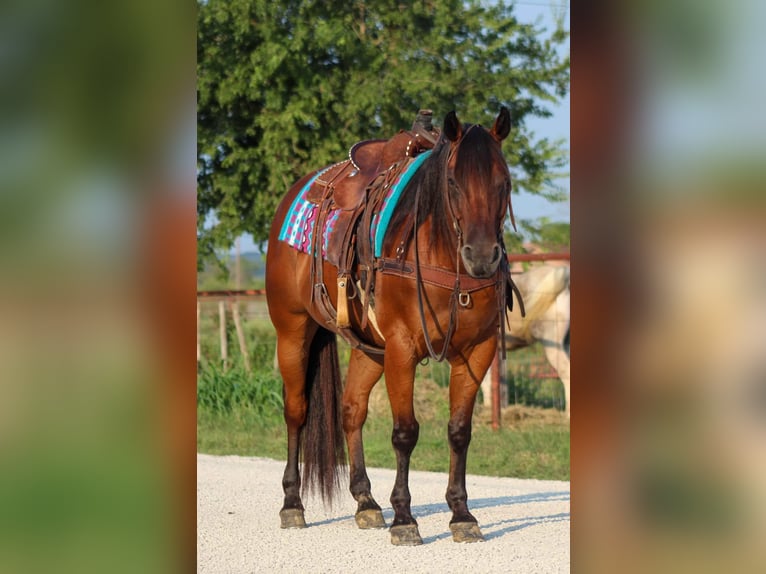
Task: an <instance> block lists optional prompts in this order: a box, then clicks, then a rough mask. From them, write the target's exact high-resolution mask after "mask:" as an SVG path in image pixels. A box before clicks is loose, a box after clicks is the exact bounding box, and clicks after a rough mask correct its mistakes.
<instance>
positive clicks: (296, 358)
mask: <svg viewBox="0 0 766 574" xmlns="http://www.w3.org/2000/svg"><path fill="white" fill-rule="evenodd" d="M308 334H309V333H306V335H308ZM312 336H313V335H312ZM309 342H310V337H305V338H299V339H295V338H294V337H290V336H288V335H282V334H280V332H279V331H277V359H278V363H279V370H280V372H281V374H282V381H283V385H284V387H283V388H284V403H285V404H284V419H285V423H286V425H287V465H286V466H285V472H284V475H283V477H282V489H283V491H284V495H285V496H284V504H283V506H282V509H281V510H280V512H279V516H280V522H281V527H282V528H305V527H306V520H305V518H304V508H303V503H302V501H301V477H300V472H299V470H298V462H299V456H300V441H301V432H302V429H303V425H304V423H305V422H306V411H307V407H308V402H307V399H306V393H305V389H306V369H307V355H308V353H307V352H306V349H307V347H308V344H309Z"/></svg>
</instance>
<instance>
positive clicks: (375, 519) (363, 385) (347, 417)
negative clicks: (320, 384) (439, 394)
mask: <svg viewBox="0 0 766 574" xmlns="http://www.w3.org/2000/svg"><path fill="white" fill-rule="evenodd" d="M382 373H383V363H382V358H378V357H373V356H369V355H367V354H365V353H364V352H362V351H360V350H358V349H354V350H353V351H352V352H351V360H350V361H349V365H348V376H347V377H346V388H345V390H344V392H343V430H344V431H345V433H346V443H347V445H348V455H349V466H350V468H349V474H350V481H349V487H350V490H351V494H352V496H353V497H354V500H356V501H357V510H356V514H355V516H354V518H355V520H356V524H357V526H358V527H359V528H362V529H368V528H385V527H386V522H385V520H384V519H383V512H382V511H381V508H380V506H379V505H378V503H377V502H375V499H374V498H373V497H372V491H371V484H370V479H369V477H368V476H367V469H366V467H365V464H364V447H363V442H362V427H363V426H364V422H365V421H366V420H367V408H368V404H369V400H370V392H371V391H372V388H373V387H374V386H375V383H377V382H378V380H379V379H380V375H381V374H382Z"/></svg>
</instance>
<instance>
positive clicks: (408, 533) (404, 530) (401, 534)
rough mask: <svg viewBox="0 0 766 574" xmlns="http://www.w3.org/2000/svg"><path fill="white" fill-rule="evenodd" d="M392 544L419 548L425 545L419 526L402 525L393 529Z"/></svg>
mask: <svg viewBox="0 0 766 574" xmlns="http://www.w3.org/2000/svg"><path fill="white" fill-rule="evenodd" d="M391 544H393V545H394V546H417V545H419V544H423V539H422V538H420V532H418V525H417V524H400V525H398V526H392V527H391Z"/></svg>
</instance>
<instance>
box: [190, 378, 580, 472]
mask: <svg viewBox="0 0 766 574" xmlns="http://www.w3.org/2000/svg"><path fill="white" fill-rule="evenodd" d="M437 370H438V369H437ZM435 378H437V379H440V378H441V377H435ZM439 382H441V381H439ZM280 385H281V383H280V382H279V379H278V377H277V376H275V375H273V374H272V373H271V371H266V372H265V373H264V372H263V371H262V372H260V373H256V374H254V375H252V376H249V377H248V376H247V375H246V374H245V373H244V371H243V370H241V369H238V368H234V369H231V370H229V371H227V372H226V373H223V372H221V371H220V370H219V369H217V368H213V367H210V366H208V367H207V368H206V369H204V370H203V371H202V372H201V374H200V377H199V383H198V409H197V449H198V451H199V452H203V453H209V454H237V455H243V456H265V457H270V458H275V459H279V460H284V459H285V456H286V452H285V450H286V446H285V445H286V438H285V427H284V423H283V421H282V415H281V409H282V407H281V405H282V402H281V398H282V397H281V390H280V389H281V386H280ZM447 396H448V391H447V389H446V388H445V387H443V386H441V385H440V384H438V383H437V382H434V381H432V380H431V379H427V378H419V379H418V380H417V381H416V388H415V408H416V415H417V417H418V420H419V422H420V438H419V441H418V445H417V447H416V448H415V451H414V452H413V455H412V461H411V467H412V468H413V469H414V470H430V471H438V472H446V471H447V470H448V466H449V447H448V445H447V438H446V435H447V421H448V418H449V414H448V413H449V407H448V399H447ZM486 411H487V409H481V408H479V409H478V410H477V416H476V417H475V419H474V425H473V440H472V442H471V447H470V449H469V455H468V472H469V473H471V474H483V475H490V476H512V477H517V478H539V479H555V480H569V423H568V421H567V420H566V418H565V417H564V416H563V415H562V414H561V413H560V412H558V411H555V410H553V409H539V408H530V407H520V406H513V407H509V408H508V409H506V410H505V411H504V413H503V424H502V427H501V428H500V429H499V430H498V431H492V429H491V425H490V422H489V415H488V413H487V412H486ZM391 427H392V422H391V414H390V408H389V406H388V400H387V398H386V393H385V385H383V384H378V386H377V387H376V388H375V389H374V390H373V393H372V396H371V398H370V414H369V417H368V419H367V423H366V424H365V427H364V446H365V458H366V462H367V464H368V466H371V467H382V468H393V467H394V461H395V459H394V452H393V448H392V446H391Z"/></svg>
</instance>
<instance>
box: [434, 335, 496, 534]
mask: <svg viewBox="0 0 766 574" xmlns="http://www.w3.org/2000/svg"><path fill="white" fill-rule="evenodd" d="M496 345H497V342H496V340H495V338H494V337H493V338H492V339H491V340H489V341H487V342H484V343H482V344H481V345H480V346H478V347H476V348H475V349H474V351H473V353H472V354H471V356H470V359H469V360H468V361H467V362H466V361H465V360H463V359H462V358H456V359H455V360H453V361H452V362H451V367H452V369H451V373H450V387H449V390H450V419H449V424H448V425H447V436H448V439H449V445H450V470H449V483H448V486H447V496H446V498H447V504H448V505H449V507H450V510H452V519H451V520H450V530H451V531H452V539H453V540H454V541H455V542H479V541H481V540H484V537H483V536H482V534H481V530H480V529H479V525H478V521H477V520H476V518H475V517H474V516H473V515H472V514H471V513H470V512H469V511H468V493H467V491H466V488H465V473H466V464H467V460H468V445H469V444H470V443H471V423H472V419H473V408H474V404H475V402H476V394H477V392H478V391H479V386H480V384H481V380H482V378H483V377H484V374H485V372H486V371H487V369H488V368H489V366H490V364H491V363H492V359H493V358H494V354H495V351H496Z"/></svg>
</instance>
